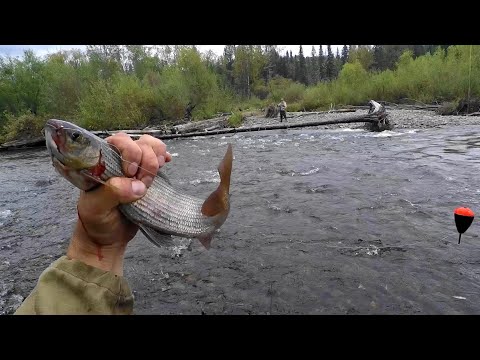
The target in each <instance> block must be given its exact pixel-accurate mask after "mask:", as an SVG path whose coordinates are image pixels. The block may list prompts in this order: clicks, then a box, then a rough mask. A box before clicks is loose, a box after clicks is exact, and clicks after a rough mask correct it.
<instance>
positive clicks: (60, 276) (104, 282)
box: [15, 256, 133, 315]
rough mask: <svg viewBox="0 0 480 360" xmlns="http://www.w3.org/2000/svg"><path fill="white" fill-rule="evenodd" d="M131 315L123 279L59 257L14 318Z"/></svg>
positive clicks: (130, 301)
mask: <svg viewBox="0 0 480 360" xmlns="http://www.w3.org/2000/svg"><path fill="white" fill-rule="evenodd" d="M132 313H133V294H132V292H131V290H130V287H129V286H128V283H127V281H126V279H125V278H123V277H121V276H117V275H115V274H113V273H111V272H108V271H104V270H101V269H98V268H95V267H92V266H89V265H87V264H85V263H83V262H81V261H78V260H72V259H69V258H67V257H66V256H62V257H61V258H60V259H58V260H56V261H55V262H53V263H52V264H51V265H50V266H49V267H48V268H47V269H46V270H45V271H43V273H42V274H41V275H40V278H39V279H38V283H37V285H36V286H35V288H34V289H33V291H32V292H31V294H30V295H29V296H28V297H27V298H26V299H25V301H24V302H23V303H22V305H20V307H19V308H18V309H17V311H16V312H15V315H42V314H45V315H46V314H51V315H57V314H118V315H120V314H124V315H128V314H132Z"/></svg>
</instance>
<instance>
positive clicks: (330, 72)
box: [325, 45, 335, 80]
mask: <svg viewBox="0 0 480 360" xmlns="http://www.w3.org/2000/svg"><path fill="white" fill-rule="evenodd" d="M325 68H326V71H325V72H326V73H325V77H326V78H327V80H332V79H333V78H334V73H335V61H334V57H333V53H332V47H331V45H327V64H326V67H325Z"/></svg>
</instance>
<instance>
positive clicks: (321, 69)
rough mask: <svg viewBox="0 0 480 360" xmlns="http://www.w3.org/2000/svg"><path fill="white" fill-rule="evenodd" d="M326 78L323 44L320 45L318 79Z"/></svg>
mask: <svg viewBox="0 0 480 360" xmlns="http://www.w3.org/2000/svg"><path fill="white" fill-rule="evenodd" d="M324 79H325V57H324V56H323V50H322V45H319V47H318V81H323V80H324Z"/></svg>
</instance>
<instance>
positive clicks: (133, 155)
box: [106, 133, 142, 176]
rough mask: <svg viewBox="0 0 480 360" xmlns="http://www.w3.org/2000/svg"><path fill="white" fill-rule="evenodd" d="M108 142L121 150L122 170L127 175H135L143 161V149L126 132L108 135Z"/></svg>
mask: <svg viewBox="0 0 480 360" xmlns="http://www.w3.org/2000/svg"><path fill="white" fill-rule="evenodd" d="M106 140H107V142H108V143H110V144H112V145H113V146H114V147H115V148H117V149H118V151H120V156H121V157H122V159H123V161H122V171H123V173H124V174H125V175H126V176H135V174H136V173H137V170H138V165H139V164H140V162H141V161H142V150H141V149H140V147H139V146H138V144H137V143H136V142H135V141H133V139H132V138H131V137H130V136H128V135H127V134H125V133H118V134H115V135H113V136H110V137H108V138H107V139H106Z"/></svg>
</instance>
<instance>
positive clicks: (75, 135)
mask: <svg viewBox="0 0 480 360" xmlns="http://www.w3.org/2000/svg"><path fill="white" fill-rule="evenodd" d="M70 137H71V138H72V140H73V141H75V140H77V139H78V138H79V137H80V133H78V132H74V133H72V135H70Z"/></svg>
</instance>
